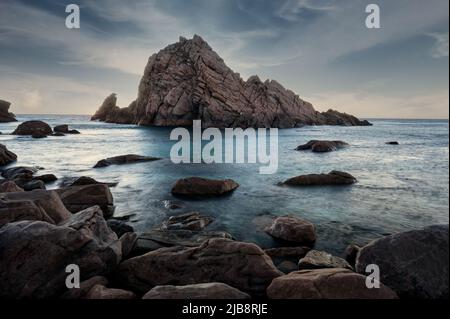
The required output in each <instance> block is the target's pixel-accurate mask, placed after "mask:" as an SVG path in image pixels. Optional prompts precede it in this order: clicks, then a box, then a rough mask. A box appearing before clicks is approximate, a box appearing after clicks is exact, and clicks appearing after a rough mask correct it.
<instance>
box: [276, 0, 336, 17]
mask: <svg viewBox="0 0 450 319" xmlns="http://www.w3.org/2000/svg"><path fill="white" fill-rule="evenodd" d="M320 2H323V1H317V0H316V1H314V2H313V1H310V0H288V1H286V2H285V3H284V4H283V5H282V6H281V7H280V8H279V9H278V10H277V11H276V15H277V16H278V17H280V18H282V19H285V20H287V21H289V22H297V21H299V20H300V19H301V17H302V13H304V12H305V11H319V12H320V11H331V10H336V7H335V6H334V5H329V4H323V5H321V4H318V3H320Z"/></svg>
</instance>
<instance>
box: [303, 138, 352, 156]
mask: <svg viewBox="0 0 450 319" xmlns="http://www.w3.org/2000/svg"><path fill="white" fill-rule="evenodd" d="M345 146H348V144H347V143H345V142H343V141H319V140H311V141H309V142H308V143H306V144H303V145H300V146H298V147H297V148H296V150H297V151H303V150H312V151H313V152H316V153H324V152H332V151H336V150H337V149H339V148H343V147H345Z"/></svg>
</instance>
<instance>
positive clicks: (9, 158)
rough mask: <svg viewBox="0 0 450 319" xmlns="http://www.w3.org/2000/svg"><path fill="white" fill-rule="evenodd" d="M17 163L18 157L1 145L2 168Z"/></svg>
mask: <svg viewBox="0 0 450 319" xmlns="http://www.w3.org/2000/svg"><path fill="white" fill-rule="evenodd" d="M15 161H17V155H16V154H14V153H13V152H11V151H10V150H8V149H7V148H6V146H5V145H3V144H0V166H5V165H8V164H11V163H12V162H15Z"/></svg>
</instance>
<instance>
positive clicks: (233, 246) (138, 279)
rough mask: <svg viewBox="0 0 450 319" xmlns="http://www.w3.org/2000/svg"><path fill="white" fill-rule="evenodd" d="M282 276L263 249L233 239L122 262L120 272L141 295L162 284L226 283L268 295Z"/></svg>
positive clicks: (173, 249)
mask: <svg viewBox="0 0 450 319" xmlns="http://www.w3.org/2000/svg"><path fill="white" fill-rule="evenodd" d="M280 275H282V273H281V272H280V271H279V270H277V269H276V268H275V266H274V264H273V263H272V261H271V259H270V257H269V256H267V255H266V254H265V253H264V252H263V251H262V250H261V248H259V247H258V246H256V245H254V244H249V243H243V242H235V241H232V240H229V239H211V240H209V241H207V242H205V243H203V244H202V245H201V246H199V247H194V248H186V247H181V246H176V247H172V248H161V249H158V250H155V251H152V252H149V253H147V254H145V255H142V256H138V257H135V258H131V259H128V260H126V261H124V262H122V263H121V264H120V266H119V269H118V272H117V276H118V279H119V280H120V281H121V282H122V284H124V285H127V286H129V287H130V288H132V289H133V290H138V291H141V292H147V291H149V290H150V289H151V288H153V287H154V286H161V285H177V286H179V285H190V284H198V283H205V282H222V283H225V284H228V285H230V286H232V287H235V288H237V289H239V290H241V291H243V292H246V293H249V294H251V295H264V293H265V289H266V288H267V286H268V285H269V284H270V282H271V281H272V280H273V279H274V278H276V277H278V276H280Z"/></svg>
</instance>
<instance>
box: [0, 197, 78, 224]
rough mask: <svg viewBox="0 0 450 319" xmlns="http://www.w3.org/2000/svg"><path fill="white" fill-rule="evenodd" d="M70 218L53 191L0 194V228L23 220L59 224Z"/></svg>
mask: <svg viewBox="0 0 450 319" xmlns="http://www.w3.org/2000/svg"><path fill="white" fill-rule="evenodd" d="M71 217H72V214H71V213H70V212H69V211H68V210H67V209H66V207H65V206H64V204H63V203H62V201H61V199H60V198H59V196H58V194H57V193H56V192H55V191H46V190H35V191H32V192H14V193H0V227H1V226H3V225H5V224H7V223H12V222H17V221H23V220H37V221H45V222H48V223H51V224H60V223H62V222H64V221H66V220H68V219H70V218H71Z"/></svg>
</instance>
